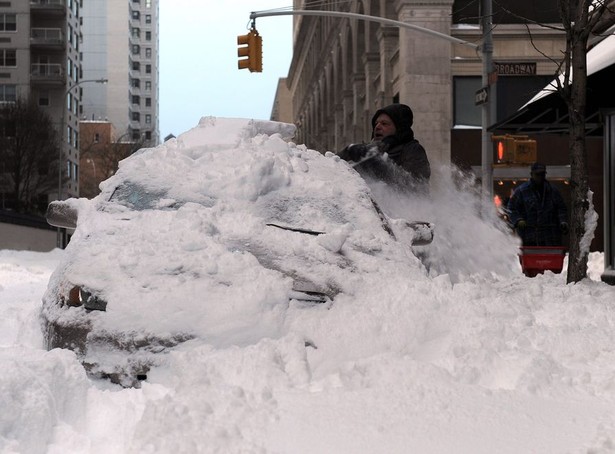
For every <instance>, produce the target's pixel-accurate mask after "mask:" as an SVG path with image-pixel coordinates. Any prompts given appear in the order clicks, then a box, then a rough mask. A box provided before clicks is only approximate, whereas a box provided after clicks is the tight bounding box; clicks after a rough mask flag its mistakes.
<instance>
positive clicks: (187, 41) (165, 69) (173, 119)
mask: <svg viewBox="0 0 615 454" xmlns="http://www.w3.org/2000/svg"><path fill="white" fill-rule="evenodd" d="M290 6H292V0H282V1H279V0H278V1H275V0H251V1H250V0H232V1H226V0H217V1H212V0H179V1H178V0H160V138H161V140H164V138H165V137H166V136H167V135H168V134H174V135H175V136H177V135H179V134H181V133H182V132H184V131H187V130H188V129H190V128H192V127H194V126H196V125H197V124H198V121H199V119H200V118H201V117H203V116H208V115H213V116H218V117H243V118H260V119H267V120H268V119H269V117H270V115H271V109H272V107H273V98H274V95H275V91H276V88H277V84H278V79H279V78H280V77H286V76H287V74H288V68H289V65H290V61H291V58H292V16H276V17H263V18H259V19H257V20H256V29H257V30H258V32H259V34H260V35H261V36H262V38H263V72H262V73H251V72H250V71H248V70H247V69H243V70H239V69H237V60H238V57H237V35H245V34H246V33H248V28H249V22H250V12H252V11H262V10H268V9H273V8H282V7H290Z"/></svg>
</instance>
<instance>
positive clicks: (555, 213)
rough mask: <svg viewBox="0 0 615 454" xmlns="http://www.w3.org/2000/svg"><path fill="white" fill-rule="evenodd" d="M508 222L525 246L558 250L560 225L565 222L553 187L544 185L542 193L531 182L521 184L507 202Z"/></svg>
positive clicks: (560, 197) (560, 199) (561, 205)
mask: <svg viewBox="0 0 615 454" xmlns="http://www.w3.org/2000/svg"><path fill="white" fill-rule="evenodd" d="M508 211H509V213H510V222H511V224H512V225H513V226H515V227H518V224H519V221H521V220H524V221H525V222H526V224H527V226H526V227H525V228H517V233H518V234H519V236H520V237H521V240H522V241H523V245H524V246H561V245H562V232H561V230H560V224H561V223H562V222H568V220H567V210H566V204H565V203H564V199H562V196H561V194H560V193H559V191H558V190H557V188H556V187H555V186H552V185H551V184H550V183H549V182H548V181H545V182H544V184H543V187H542V189H541V188H539V187H538V186H537V185H536V184H535V183H534V181H533V180H530V181H528V182H526V183H523V184H522V185H521V186H519V187H518V188H517V189H516V190H515V192H514V193H513V195H512V197H511V198H510V201H509V202H508Z"/></svg>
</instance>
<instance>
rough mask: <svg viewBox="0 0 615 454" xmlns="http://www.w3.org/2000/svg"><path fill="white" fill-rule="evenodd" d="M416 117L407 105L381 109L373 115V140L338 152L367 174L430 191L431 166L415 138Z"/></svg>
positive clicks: (360, 171)
mask: <svg viewBox="0 0 615 454" xmlns="http://www.w3.org/2000/svg"><path fill="white" fill-rule="evenodd" d="M413 118H414V116H413V113H412V109H410V107H408V106H407V105H405V104H391V105H389V106H386V107H384V108H382V109H379V110H378V111H376V113H375V114H374V116H373V118H372V128H373V130H372V141H371V142H370V143H368V144H365V143H361V144H352V145H349V146H347V147H346V148H344V149H343V150H342V151H340V152H339V153H338V155H339V156H340V157H341V158H342V159H344V160H346V161H352V162H354V163H355V164H354V167H355V168H356V169H357V171H358V172H359V173H360V174H361V175H363V176H365V177H371V178H374V179H377V180H382V181H385V182H387V183H389V184H393V185H395V186H397V187H398V188H399V189H402V190H404V191H407V190H410V191H412V192H416V193H422V194H427V193H428V192H429V177H430V175H431V169H430V166H429V160H428V159H427V153H426V152H425V149H424V148H423V146H422V145H421V144H420V143H419V141H418V140H416V139H415V138H414V131H413V130H412V122H413Z"/></svg>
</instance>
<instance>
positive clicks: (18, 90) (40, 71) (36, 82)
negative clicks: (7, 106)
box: [0, 0, 82, 200]
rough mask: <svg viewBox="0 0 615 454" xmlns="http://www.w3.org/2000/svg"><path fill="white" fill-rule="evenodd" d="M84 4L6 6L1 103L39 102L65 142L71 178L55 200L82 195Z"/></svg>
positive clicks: (73, 0) (24, 1) (1, 23)
mask: <svg viewBox="0 0 615 454" xmlns="http://www.w3.org/2000/svg"><path fill="white" fill-rule="evenodd" d="M80 6H81V5H80V2H79V1H77V0H10V1H2V2H0V103H6V102H14V101H15V100H17V98H24V99H34V100H35V101H36V102H37V103H38V105H39V106H40V107H41V108H42V109H43V110H45V111H46V112H47V113H48V114H49V116H50V117H51V118H52V119H53V120H54V124H56V125H57V129H58V131H59V133H60V137H61V139H62V149H61V156H60V157H61V159H62V160H63V161H64V164H63V165H62V168H63V169H65V174H64V175H62V178H61V181H62V184H61V185H59V188H58V189H59V192H60V194H57V193H53V194H49V199H50V200H53V199H56V198H58V197H59V198H66V197H70V196H76V195H78V191H79V187H78V178H79V153H78V142H79V123H78V116H79V112H80V101H81V94H82V92H81V90H78V89H77V88H78V87H77V86H78V85H80V81H81V64H80V58H79V44H80V36H81V20H80V13H81V11H80ZM79 88H80V87H79ZM59 180H60V178H59Z"/></svg>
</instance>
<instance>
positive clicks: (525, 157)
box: [492, 134, 537, 164]
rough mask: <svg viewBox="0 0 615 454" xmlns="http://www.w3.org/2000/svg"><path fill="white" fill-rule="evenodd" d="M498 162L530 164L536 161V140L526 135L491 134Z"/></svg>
mask: <svg viewBox="0 0 615 454" xmlns="http://www.w3.org/2000/svg"><path fill="white" fill-rule="evenodd" d="M492 140H493V141H494V142H495V151H496V160H497V162H498V163H499V164H531V163H532V162H535V161H536V154H537V147H536V141H535V140H534V139H530V138H529V137H528V136H514V135H510V134H506V135H503V136H493V137H492Z"/></svg>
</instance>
